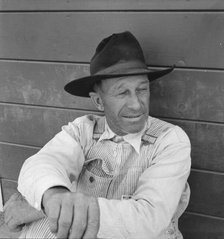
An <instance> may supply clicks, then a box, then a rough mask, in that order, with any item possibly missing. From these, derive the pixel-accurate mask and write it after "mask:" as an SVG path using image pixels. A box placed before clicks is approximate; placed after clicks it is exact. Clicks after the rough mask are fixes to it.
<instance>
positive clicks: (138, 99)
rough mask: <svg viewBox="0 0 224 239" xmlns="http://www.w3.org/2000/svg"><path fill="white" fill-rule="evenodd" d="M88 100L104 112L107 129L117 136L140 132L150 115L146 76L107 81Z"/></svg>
mask: <svg viewBox="0 0 224 239" xmlns="http://www.w3.org/2000/svg"><path fill="white" fill-rule="evenodd" d="M90 97H91V98H92V100H93V102H94V103H95V104H96V106H97V108H98V109H100V110H102V111H104V113H105V116H106V119H107V122H108V125H109V126H110V128H111V130H112V131H113V132H115V133H116V134H118V135H125V134H128V133H137V132H139V131H141V130H142V129H143V128H144V126H145V123H146V121H147V118H148V114H149V80H148V78H147V76H145V75H142V76H128V77H122V78H113V79H106V80H103V81H102V82H101V85H100V87H97V89H96V93H90Z"/></svg>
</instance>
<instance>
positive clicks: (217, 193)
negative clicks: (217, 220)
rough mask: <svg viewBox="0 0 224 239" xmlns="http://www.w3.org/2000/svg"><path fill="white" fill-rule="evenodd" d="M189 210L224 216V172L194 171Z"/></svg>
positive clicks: (190, 179) (191, 180)
mask: <svg viewBox="0 0 224 239" xmlns="http://www.w3.org/2000/svg"><path fill="white" fill-rule="evenodd" d="M189 184H190V187H191V199H190V203H189V206H188V210H189V211H192V212H197V213H203V214H207V215H211V216H216V217H222V218H224V203H223V198H224V188H223V185H224V174H218V173H213V172H212V173H211V172H201V171H194V170H193V171H192V172H191V175H190V177H189Z"/></svg>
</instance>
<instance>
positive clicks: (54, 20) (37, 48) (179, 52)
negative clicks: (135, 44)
mask: <svg viewBox="0 0 224 239" xmlns="http://www.w3.org/2000/svg"><path fill="white" fill-rule="evenodd" d="M160 22H161V24H159V25H158V23H160ZM223 22H224V13H222V12H218V13H211V12H199V13H195V12H193V13H188V12H185V13H178V12H171V13H166V14H164V13H161V12H153V13H145V12H139V13H138V12H133V13H130V12H123V13H122V12H98V13H91V12H87V13H86V12H81V13H58V12H56V13H47V12H46V13H45V12H44V13H32V14H28V13H14V14H11V13H9V14H7V13H4V14H0V28H1V29H2V34H1V35H0V42H1V48H0V58H10V59H34V60H50V61H53V60H56V61H72V62H89V60H90V59H91V57H92V56H93V54H94V52H95V48H96V46H97V45H98V44H99V42H100V41H101V40H102V39H103V38H104V37H107V36H108V35H110V34H112V33H114V32H121V31H124V30H130V31H131V32H133V33H134V35H135V36H136V37H137V38H138V39H139V42H140V44H141V45H142V47H143V50H144V52H145V57H146V61H147V63H148V64H149V65H160V66H167V65H173V64H176V65H177V66H182V67H202V68H224V51H223V47H224V42H223V38H224V30H223ZM24 26H25V27H24ZM15 29H16V30H15ZM183 29H184V30H183ZM214 36H215V38H214ZM90 39H91V40H90ZM199 53H200V54H199Z"/></svg>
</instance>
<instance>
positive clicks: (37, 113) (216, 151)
mask: <svg viewBox="0 0 224 239" xmlns="http://www.w3.org/2000/svg"><path fill="white" fill-rule="evenodd" d="M87 113H91V112H87V111H77V110H65V109H54V108H44V107H31V106H19V105H4V104H0V115H1V117H0V128H1V131H0V141H3V142H11V143H15V144H25V145H31V146H43V145H44V144H45V143H46V142H47V141H48V140H50V139H51V138H52V137H53V136H54V135H55V134H56V133H57V132H59V131H60V130H61V126H62V125H64V124H67V123H68V122H69V121H73V120H74V119H75V118H76V117H78V116H81V115H84V114H87ZM169 121H170V122H171V123H174V124H177V125H179V126H181V127H182V128H183V129H184V130H185V131H186V132H187V134H188V135H189V137H190V140H191V143H192V164H193V167H194V168H199V169H208V170H214V171H220V172H224V155H223V142H224V133H223V132H224V125H223V124H211V123H201V122H192V121H181V120H176V121H174V120H172V121H171V120H169Z"/></svg>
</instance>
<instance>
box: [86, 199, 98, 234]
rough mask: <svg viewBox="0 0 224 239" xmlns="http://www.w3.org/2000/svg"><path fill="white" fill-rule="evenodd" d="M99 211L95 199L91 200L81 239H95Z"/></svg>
mask: <svg viewBox="0 0 224 239" xmlns="http://www.w3.org/2000/svg"><path fill="white" fill-rule="evenodd" d="M99 218H100V211H99V205H98V202H97V200H96V199H94V200H92V201H91V202H90V204H89V208H88V223H87V228H86V231H85V234H84V236H83V239H89V238H92V239H93V238H97V233H98V231H99V226H100V220H99Z"/></svg>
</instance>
